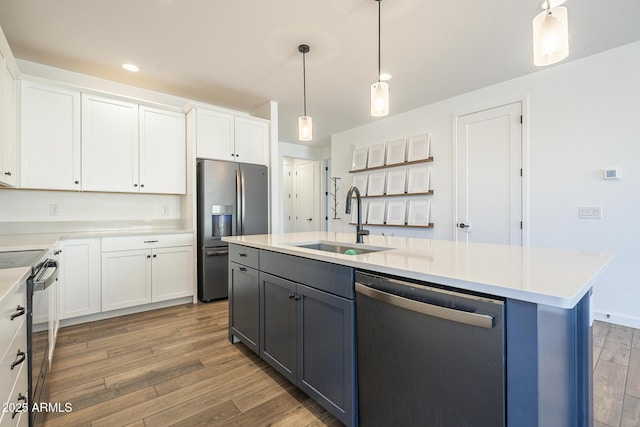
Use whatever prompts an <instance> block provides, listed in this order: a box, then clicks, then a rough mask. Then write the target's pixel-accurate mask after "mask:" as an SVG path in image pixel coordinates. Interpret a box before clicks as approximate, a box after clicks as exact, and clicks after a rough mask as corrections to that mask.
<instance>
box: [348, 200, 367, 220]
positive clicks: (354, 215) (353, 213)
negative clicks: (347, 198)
mask: <svg viewBox="0 0 640 427" xmlns="http://www.w3.org/2000/svg"><path fill="white" fill-rule="evenodd" d="M368 206H369V204H368V203H367V202H365V201H362V203H361V207H362V223H363V224H366V222H367V208H368ZM357 223H358V204H357V203H356V201H355V200H353V201H352V202H351V224H357Z"/></svg>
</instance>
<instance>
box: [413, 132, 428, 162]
mask: <svg viewBox="0 0 640 427" xmlns="http://www.w3.org/2000/svg"><path fill="white" fill-rule="evenodd" d="M430 151H431V134H430V133H428V132H427V133H422V134H420V135H415V136H410V137H409V152H408V153H407V161H408V162H415V161H417V160H425V159H428V158H429V152H430Z"/></svg>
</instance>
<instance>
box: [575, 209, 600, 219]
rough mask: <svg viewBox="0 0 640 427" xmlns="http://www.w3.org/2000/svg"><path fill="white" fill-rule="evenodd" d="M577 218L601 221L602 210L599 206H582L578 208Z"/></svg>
mask: <svg viewBox="0 0 640 427" xmlns="http://www.w3.org/2000/svg"><path fill="white" fill-rule="evenodd" d="M578 218H582V219H602V208H601V207H600V206H584V207H579V208H578Z"/></svg>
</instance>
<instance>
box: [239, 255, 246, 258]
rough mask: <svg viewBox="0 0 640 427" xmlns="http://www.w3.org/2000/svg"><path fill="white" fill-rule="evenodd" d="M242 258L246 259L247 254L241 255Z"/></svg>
mask: <svg viewBox="0 0 640 427" xmlns="http://www.w3.org/2000/svg"><path fill="white" fill-rule="evenodd" d="M239 255H240V256H241V257H242V258H246V257H247V254H239Z"/></svg>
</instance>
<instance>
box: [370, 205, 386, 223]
mask: <svg viewBox="0 0 640 427" xmlns="http://www.w3.org/2000/svg"><path fill="white" fill-rule="evenodd" d="M384 208H385V203H384V202H383V201H375V202H369V208H368V211H367V224H371V225H383V224H384V211H385V209H384Z"/></svg>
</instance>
